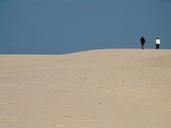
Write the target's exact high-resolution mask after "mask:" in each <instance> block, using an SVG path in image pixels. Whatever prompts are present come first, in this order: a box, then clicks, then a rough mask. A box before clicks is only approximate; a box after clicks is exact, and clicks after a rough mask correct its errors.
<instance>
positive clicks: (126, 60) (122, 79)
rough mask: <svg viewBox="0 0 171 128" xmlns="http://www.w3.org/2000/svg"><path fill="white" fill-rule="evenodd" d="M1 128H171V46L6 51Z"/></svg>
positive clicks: (0, 61)
mask: <svg viewBox="0 0 171 128" xmlns="http://www.w3.org/2000/svg"><path fill="white" fill-rule="evenodd" d="M0 128H171V50H158V51H157V50H150V49H149V50H136V49H135V50H133V49H130V50H126V49H125V50H121V49H120V50H119V49H116V50H115V49H111V50H94V51H87V52H81V53H74V54H66V55H0Z"/></svg>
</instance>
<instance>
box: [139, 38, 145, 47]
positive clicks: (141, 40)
mask: <svg viewBox="0 0 171 128" xmlns="http://www.w3.org/2000/svg"><path fill="white" fill-rule="evenodd" d="M140 42H141V48H142V50H143V49H144V44H145V38H144V37H143V36H142V37H141V38H140Z"/></svg>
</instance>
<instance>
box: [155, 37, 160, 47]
mask: <svg viewBox="0 0 171 128" xmlns="http://www.w3.org/2000/svg"><path fill="white" fill-rule="evenodd" d="M159 48H160V39H159V38H158V37H157V38H156V49H159Z"/></svg>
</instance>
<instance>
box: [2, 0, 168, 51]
mask: <svg viewBox="0 0 171 128" xmlns="http://www.w3.org/2000/svg"><path fill="white" fill-rule="evenodd" d="M142 34H143V35H144V36H145V38H146V41H147V42H146V44H145V45H146V47H148V48H153V47H154V45H155V38H156V36H159V37H160V39H161V48H167V49H170V48H171V41H170V40H171V39H170V38H171V1H170V0H0V53H33V54H41V53H42V54H49V53H53V54H54V53H57V54H62V53H68V52H76V51H82V50H88V49H97V48H139V38H140V36H141V35H142Z"/></svg>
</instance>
